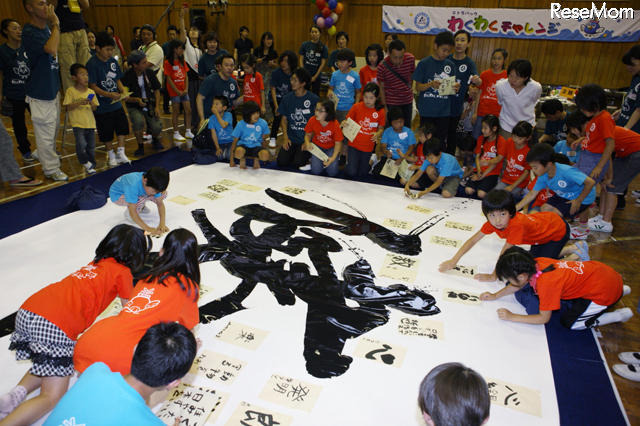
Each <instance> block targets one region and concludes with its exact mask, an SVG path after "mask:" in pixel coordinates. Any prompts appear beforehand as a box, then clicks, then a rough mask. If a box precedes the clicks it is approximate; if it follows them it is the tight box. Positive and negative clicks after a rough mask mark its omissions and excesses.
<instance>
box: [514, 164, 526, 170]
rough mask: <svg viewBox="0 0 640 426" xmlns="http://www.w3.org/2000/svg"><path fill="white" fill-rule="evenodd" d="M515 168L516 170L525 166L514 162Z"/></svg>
mask: <svg viewBox="0 0 640 426" xmlns="http://www.w3.org/2000/svg"><path fill="white" fill-rule="evenodd" d="M513 168H514V169H516V170H524V167H522V166H521V165H520V164H514V166H513Z"/></svg>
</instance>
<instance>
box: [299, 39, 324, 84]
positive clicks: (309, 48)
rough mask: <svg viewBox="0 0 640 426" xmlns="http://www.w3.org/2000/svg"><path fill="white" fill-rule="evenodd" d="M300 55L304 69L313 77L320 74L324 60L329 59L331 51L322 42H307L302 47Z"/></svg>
mask: <svg viewBox="0 0 640 426" xmlns="http://www.w3.org/2000/svg"><path fill="white" fill-rule="evenodd" d="M298 53H299V54H300V56H302V65H303V66H304V69H306V70H307V71H309V74H311V76H312V77H313V76H314V75H315V74H316V73H317V72H318V68H319V67H320V63H321V62H322V60H323V59H327V57H328V56H329V49H327V46H325V45H324V44H322V43H321V42H318V43H314V42H312V41H305V42H304V43H302V46H300V51H299V52H298Z"/></svg>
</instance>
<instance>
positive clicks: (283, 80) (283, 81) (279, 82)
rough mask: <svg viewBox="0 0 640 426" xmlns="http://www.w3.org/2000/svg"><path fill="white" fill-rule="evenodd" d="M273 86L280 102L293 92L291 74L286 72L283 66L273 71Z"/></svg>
mask: <svg viewBox="0 0 640 426" xmlns="http://www.w3.org/2000/svg"><path fill="white" fill-rule="evenodd" d="M271 87H273V88H274V89H276V100H277V101H278V104H280V102H282V98H283V97H284V96H285V95H286V94H287V93H289V92H291V74H286V73H285V72H284V71H282V68H278V69H276V70H275V71H273V72H272V73H271ZM269 97H271V95H269Z"/></svg>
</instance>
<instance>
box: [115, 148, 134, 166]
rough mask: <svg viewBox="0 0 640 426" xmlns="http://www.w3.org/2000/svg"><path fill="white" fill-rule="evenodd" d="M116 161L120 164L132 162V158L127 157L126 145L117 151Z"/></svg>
mask: <svg viewBox="0 0 640 426" xmlns="http://www.w3.org/2000/svg"><path fill="white" fill-rule="evenodd" d="M116 161H117V162H118V164H125V163H131V160H129V159H128V158H127V155H126V154H125V152H124V147H119V148H118V152H117V153H116Z"/></svg>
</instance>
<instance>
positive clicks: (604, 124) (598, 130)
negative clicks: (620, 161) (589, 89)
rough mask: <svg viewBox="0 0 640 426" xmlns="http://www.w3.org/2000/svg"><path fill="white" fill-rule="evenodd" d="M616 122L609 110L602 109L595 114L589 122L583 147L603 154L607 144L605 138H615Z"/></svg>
mask: <svg viewBox="0 0 640 426" xmlns="http://www.w3.org/2000/svg"><path fill="white" fill-rule="evenodd" d="M615 129H616V123H615V121H613V117H611V114H609V111H602V112H601V113H599V114H597V115H595V116H593V118H591V120H589V122H588V123H587V130H586V134H585V137H584V139H583V140H582V149H584V150H586V151H590V152H593V153H594V154H602V152H603V151H604V147H605V146H606V144H605V143H604V141H605V140H607V139H609V138H611V139H615Z"/></svg>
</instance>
